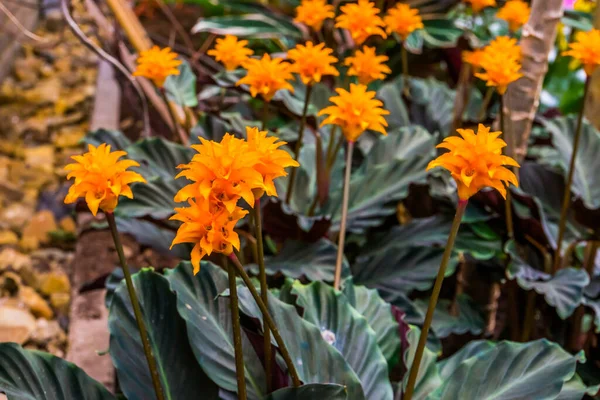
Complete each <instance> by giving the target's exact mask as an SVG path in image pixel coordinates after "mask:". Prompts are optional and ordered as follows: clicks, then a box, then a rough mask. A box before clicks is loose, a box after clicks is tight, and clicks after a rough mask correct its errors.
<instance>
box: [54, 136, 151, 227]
mask: <svg viewBox="0 0 600 400" xmlns="http://www.w3.org/2000/svg"><path fill="white" fill-rule="evenodd" d="M125 155H127V153H126V152H124V151H115V152H112V153H111V152H110V145H107V144H105V143H103V144H101V145H100V146H98V147H94V146H93V145H91V144H90V145H88V152H87V153H85V154H83V155H80V156H73V157H71V158H72V159H73V160H75V161H76V162H75V163H72V164H68V165H66V166H65V169H66V170H67V171H70V172H69V174H68V175H67V179H71V178H75V182H74V183H73V185H72V186H71V187H70V188H69V192H68V193H67V196H66V197H65V203H66V204H70V203H74V202H75V201H77V199H78V198H80V197H84V198H85V201H86V203H87V205H88V207H89V208H90V211H91V212H92V214H93V215H94V216H96V214H97V213H98V209H101V210H103V211H104V212H112V211H113V210H114V209H115V208H116V207H117V203H118V202H119V196H125V197H128V198H130V199H131V198H133V193H132V192H131V189H130V188H129V184H131V183H133V182H146V180H145V179H144V178H143V177H142V176H141V175H140V174H138V173H137V172H133V171H127V168H130V167H138V166H139V164H138V163H137V162H135V161H133V160H122V161H119V158H121V157H123V156H125Z"/></svg>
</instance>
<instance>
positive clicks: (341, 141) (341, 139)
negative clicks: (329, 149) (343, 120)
mask: <svg viewBox="0 0 600 400" xmlns="http://www.w3.org/2000/svg"><path fill="white" fill-rule="evenodd" d="M342 144H344V134H343V132H342V133H341V134H340V137H339V138H338V140H337V143H336V144H335V148H334V149H333V153H332V154H331V158H330V159H329V160H327V171H331V168H333V164H335V159H336V158H337V154H338V153H339V152H340V149H341V148H342Z"/></svg>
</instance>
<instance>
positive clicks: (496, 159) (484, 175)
mask: <svg viewBox="0 0 600 400" xmlns="http://www.w3.org/2000/svg"><path fill="white" fill-rule="evenodd" d="M457 132H458V133H459V134H460V136H461V137H458V136H450V137H447V138H446V139H444V141H443V142H442V143H440V144H439V145H438V146H437V147H438V148H442V149H447V150H449V151H448V152H447V153H444V154H442V155H441V156H439V157H438V158H436V159H435V160H433V161H431V162H430V163H429V165H427V170H430V169H432V168H435V167H442V168H445V169H447V170H448V171H450V173H451V174H452V177H453V178H454V180H455V181H456V184H457V186H458V197H459V199H461V200H468V199H469V198H470V197H471V196H473V195H474V194H475V193H477V192H478V191H479V190H481V189H482V188H484V187H492V188H495V189H496V190H498V191H499V192H500V194H501V195H502V197H504V198H506V187H507V186H508V185H509V184H510V183H512V184H513V185H515V186H517V187H518V186H519V182H518V181H517V177H516V175H515V174H514V173H513V172H512V171H511V170H509V169H508V168H506V167H505V166H513V167H519V164H518V163H517V162H516V161H515V160H514V159H512V158H511V157H508V156H504V155H502V149H503V148H504V147H506V143H505V142H504V140H502V139H499V138H498V137H499V136H500V134H501V132H490V128H487V127H485V126H483V125H482V124H479V127H478V129H477V133H475V132H473V130H471V129H458V130H457Z"/></svg>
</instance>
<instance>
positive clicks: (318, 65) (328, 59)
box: [287, 42, 339, 85]
mask: <svg viewBox="0 0 600 400" xmlns="http://www.w3.org/2000/svg"><path fill="white" fill-rule="evenodd" d="M331 53H333V50H331V49H330V48H327V47H325V44H324V43H320V44H318V45H316V46H315V45H313V43H312V42H307V43H306V44H305V45H301V44H299V45H297V46H296V47H295V48H293V49H291V50H289V51H288V53H287V56H288V58H289V59H290V60H292V61H294V63H293V64H292V71H293V72H295V73H297V74H298V75H300V79H302V82H303V83H304V84H305V85H312V84H313V83H317V82H321V78H322V77H323V76H325V75H333V76H338V75H339V72H338V70H337V69H336V68H335V67H334V66H333V65H332V64H334V63H336V62H337V60H338V59H337V58H335V57H334V56H332V55H331Z"/></svg>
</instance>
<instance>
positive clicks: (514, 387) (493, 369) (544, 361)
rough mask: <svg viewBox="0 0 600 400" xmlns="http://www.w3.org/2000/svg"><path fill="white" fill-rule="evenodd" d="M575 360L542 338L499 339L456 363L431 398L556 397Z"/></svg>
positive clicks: (503, 399)
mask: <svg viewBox="0 0 600 400" xmlns="http://www.w3.org/2000/svg"><path fill="white" fill-rule="evenodd" d="M577 361H578V358H577V357H574V356H572V355H571V354H569V353H567V352H566V351H565V350H563V349H562V348H561V347H560V346H559V345H557V344H556V343H551V342H549V341H547V340H544V339H542V340H536V341H534V342H529V343H515V342H501V343H499V344H498V345H496V346H494V347H492V348H490V349H488V350H487V351H484V352H479V353H477V354H476V355H474V356H473V357H470V358H467V359H463V360H462V361H461V362H460V363H457V364H456V369H455V370H454V371H453V372H452V373H451V374H449V375H448V377H447V378H446V379H444V380H443V382H442V384H441V385H440V386H439V387H438V389H437V390H436V391H435V392H434V393H432V395H431V398H432V399H436V400H450V399H453V400H454V399H458V398H465V399H478V400H492V399H493V400H508V399H511V400H512V399H536V400H546V399H548V400H549V399H555V398H556V397H557V396H558V394H559V393H560V391H561V389H562V387H563V385H564V383H565V382H566V381H568V380H569V379H571V378H572V377H573V375H574V374H575V367H576V365H577Z"/></svg>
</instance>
